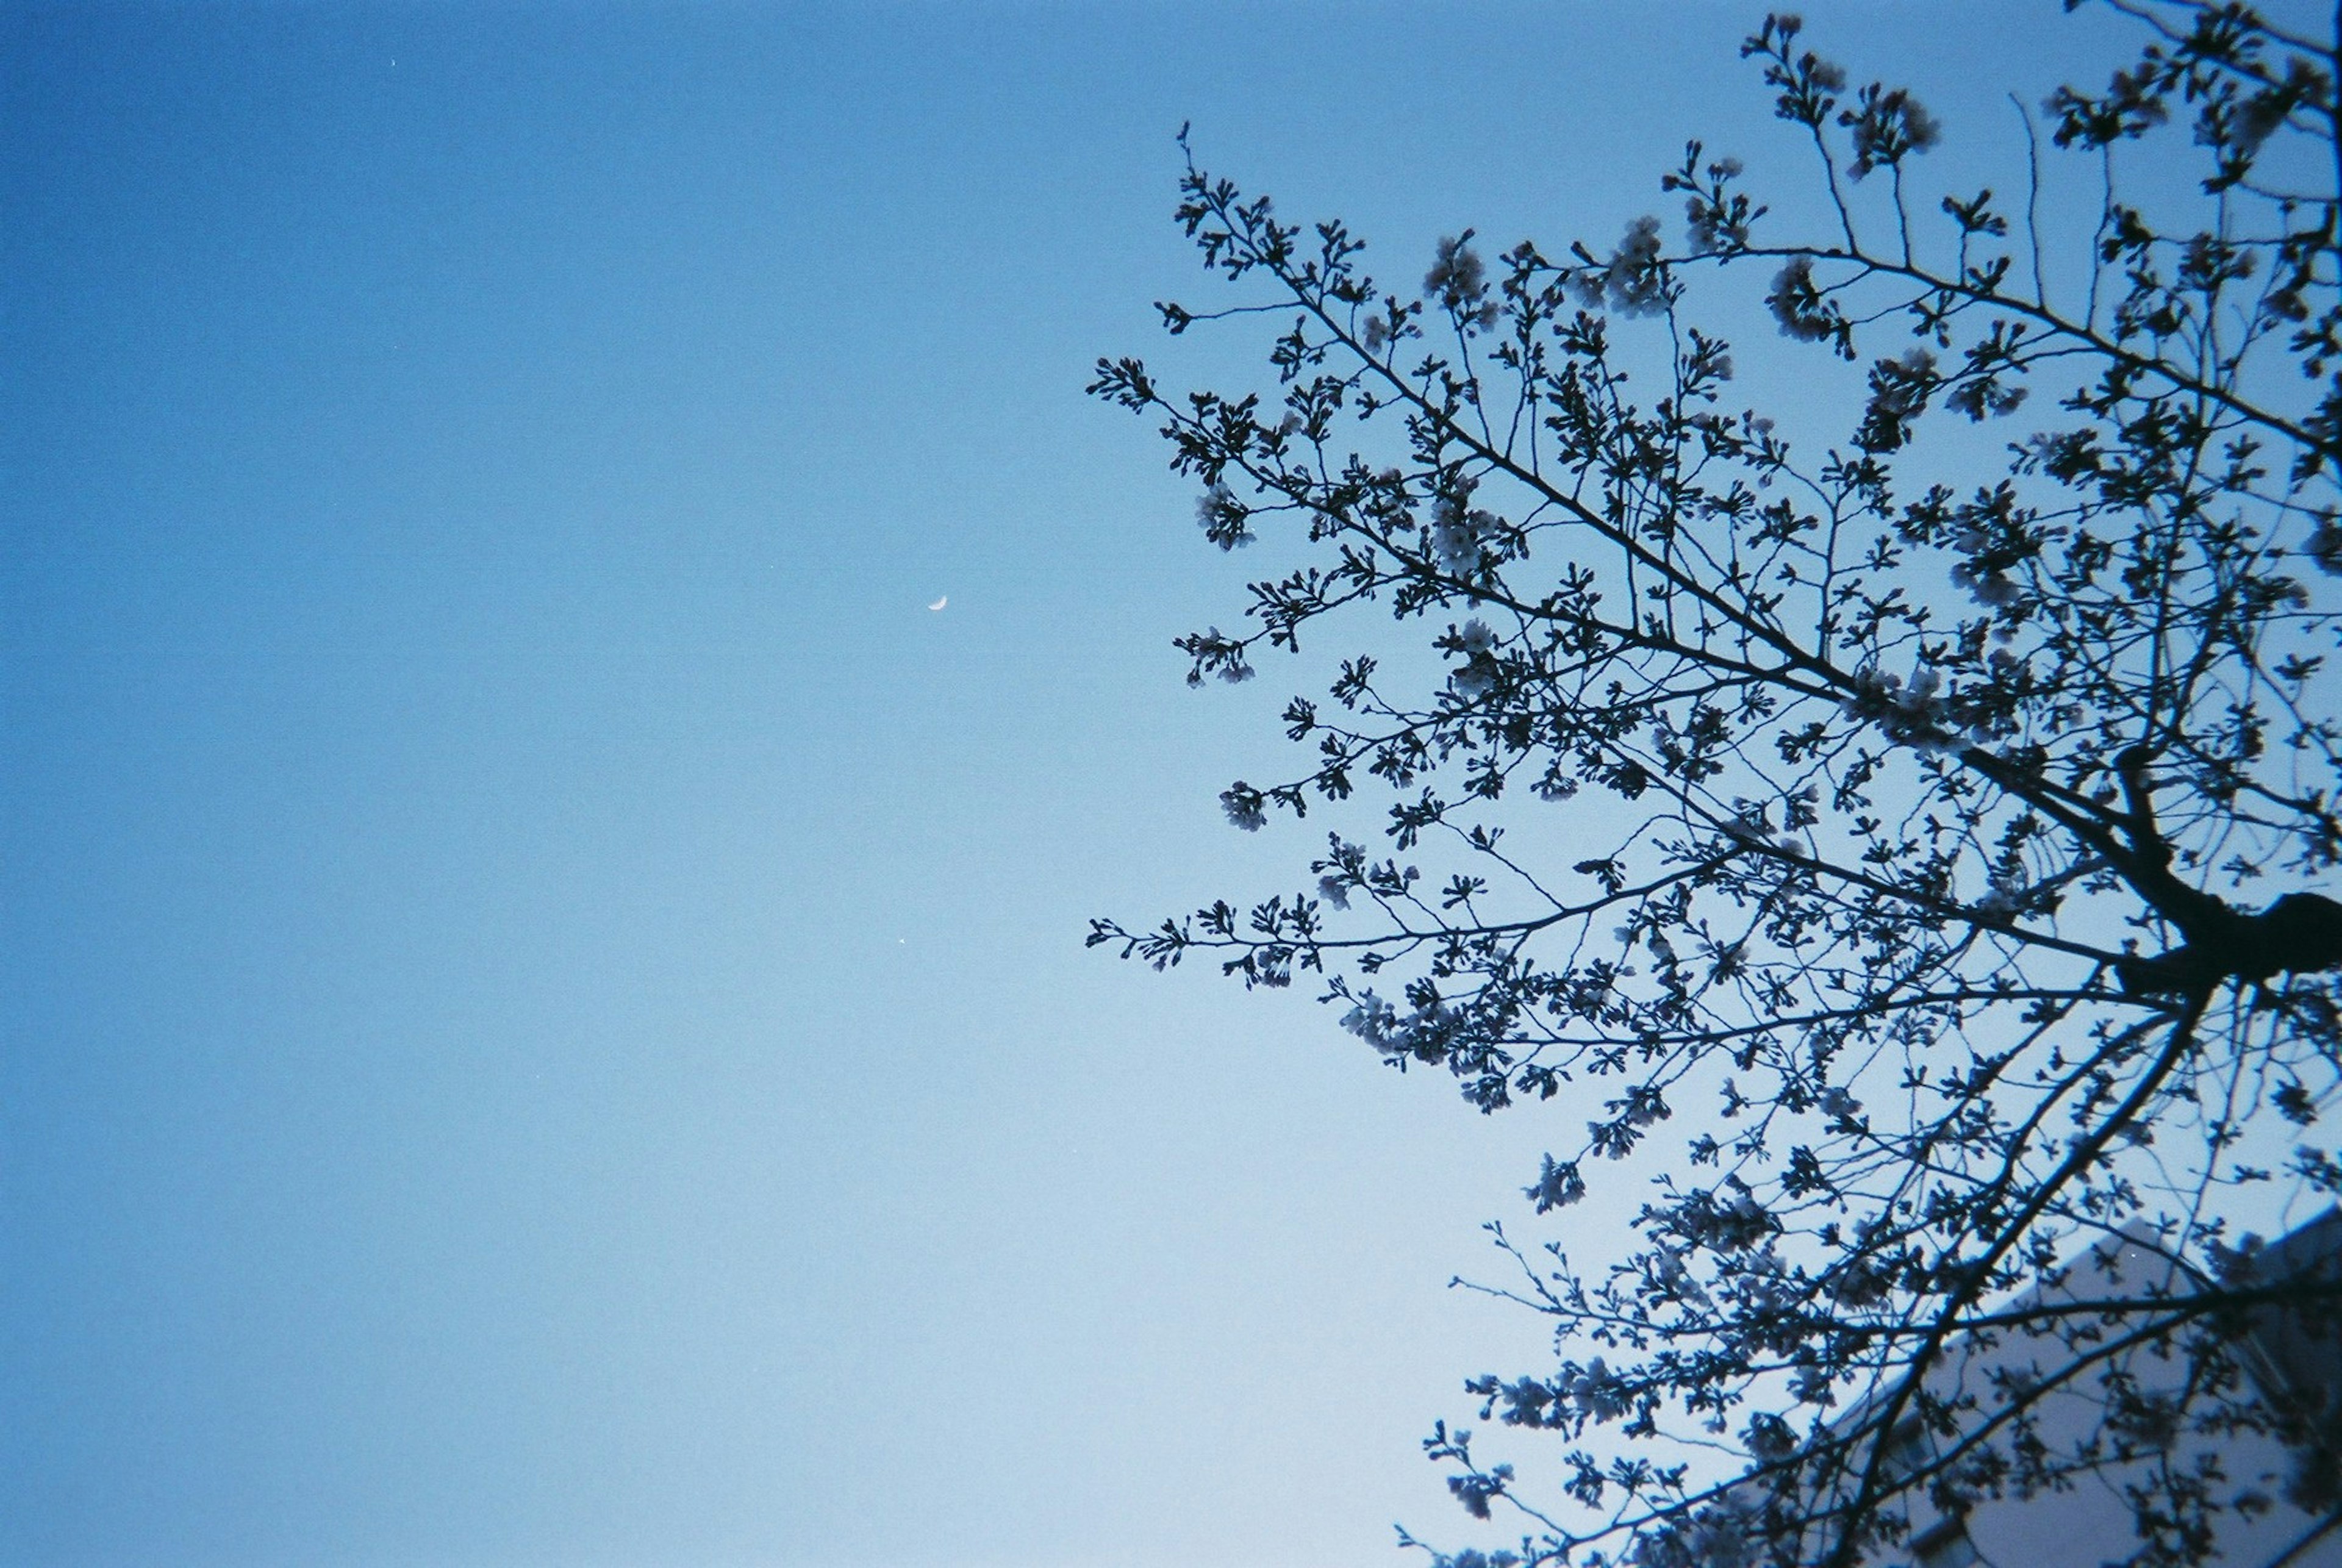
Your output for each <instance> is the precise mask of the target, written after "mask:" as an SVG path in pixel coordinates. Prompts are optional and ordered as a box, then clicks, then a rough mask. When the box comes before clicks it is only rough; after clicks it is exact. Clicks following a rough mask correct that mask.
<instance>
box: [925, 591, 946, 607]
mask: <svg viewBox="0 0 2342 1568" xmlns="http://www.w3.org/2000/svg"><path fill="white" fill-rule="evenodd" d="M950 603H951V595H950V594H936V602H935V603H934V604H930V605H928V606H927V608H928V609H930V610H940V609H942V608H943V607H944V606H945V605H946V604H950Z"/></svg>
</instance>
